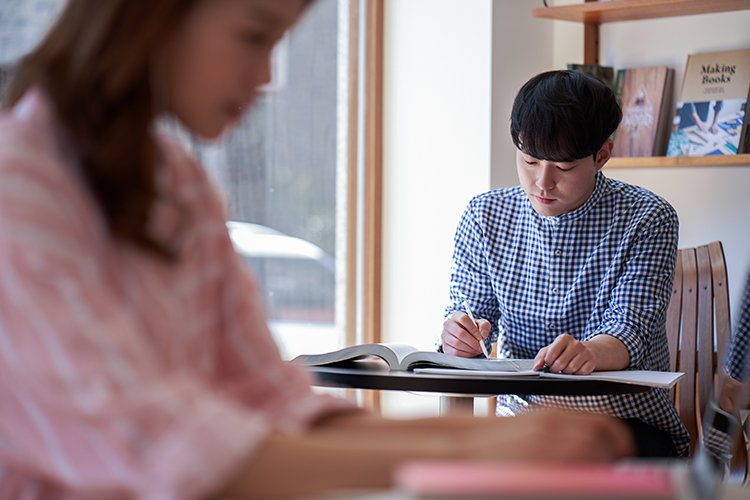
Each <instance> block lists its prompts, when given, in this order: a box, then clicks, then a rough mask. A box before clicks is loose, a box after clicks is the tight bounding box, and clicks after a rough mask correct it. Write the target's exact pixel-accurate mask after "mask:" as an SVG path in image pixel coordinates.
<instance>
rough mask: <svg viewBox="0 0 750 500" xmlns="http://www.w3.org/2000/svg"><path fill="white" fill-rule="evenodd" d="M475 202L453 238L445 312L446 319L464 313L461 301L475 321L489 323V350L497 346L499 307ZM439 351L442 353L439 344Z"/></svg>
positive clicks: (469, 207)
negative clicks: (482, 320)
mask: <svg viewBox="0 0 750 500" xmlns="http://www.w3.org/2000/svg"><path fill="white" fill-rule="evenodd" d="M478 204H479V203H478V199H477V198H475V199H474V200H472V201H471V202H470V203H469V205H468V207H467V208H466V210H465V211H464V213H463V215H462V216H461V220H460V222H459V224H458V228H457V229H456V235H455V237H454V248H453V258H452V262H451V281H450V303H449V304H448V306H447V307H446V308H445V318H446V319H447V318H448V317H450V316H451V315H452V314H453V313H454V312H456V311H461V312H466V311H465V307H464V306H463V302H464V300H465V301H466V302H467V303H468V304H469V307H471V311H472V314H473V315H474V317H475V318H476V319H480V318H481V319H485V320H487V321H489V322H490V325H491V331H490V335H489V337H488V339H487V341H486V342H487V343H488V346H487V347H489V345H491V344H492V343H493V342H497V338H498V329H497V325H498V320H499V319H500V307H499V305H498V302H497V297H496V296H495V293H494V291H493V287H492V279H491V276H490V273H489V269H488V263H487V255H486V251H485V246H486V242H485V241H484V230H483V228H482V225H481V221H480V214H479V210H480V209H479V207H478ZM438 346H439V349H442V346H441V345H440V342H439V341H438Z"/></svg>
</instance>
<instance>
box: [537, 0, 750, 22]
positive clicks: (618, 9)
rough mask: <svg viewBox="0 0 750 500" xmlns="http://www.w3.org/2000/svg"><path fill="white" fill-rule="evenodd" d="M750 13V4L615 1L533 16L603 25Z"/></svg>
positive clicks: (733, 0) (746, 0) (737, 0)
mask: <svg viewBox="0 0 750 500" xmlns="http://www.w3.org/2000/svg"><path fill="white" fill-rule="evenodd" d="M749 9H750V0H710V1H709V0H613V1H610V2H591V1H588V2H586V3H582V4H575V5H562V6H559V7H539V8H535V9H534V10H533V15H534V17H543V18H548V19H561V20H564V21H577V22H581V23H585V24H602V23H612V22H618V21H635V20H639V19H654V18H658V17H675V16H690V15H696V14H711V13H715V12H729V11H735V10H749Z"/></svg>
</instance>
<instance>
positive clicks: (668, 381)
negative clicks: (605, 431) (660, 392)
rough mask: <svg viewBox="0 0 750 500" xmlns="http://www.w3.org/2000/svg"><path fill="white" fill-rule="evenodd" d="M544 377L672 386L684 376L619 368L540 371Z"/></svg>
mask: <svg viewBox="0 0 750 500" xmlns="http://www.w3.org/2000/svg"><path fill="white" fill-rule="evenodd" d="M541 376H542V377H544V378H558V379H559V378H562V379H568V380H603V381H607V382H621V383H623V384H635V385H648V386H651V387H667V388H669V387H672V386H673V385H675V384H676V383H677V381H678V380H680V379H681V378H682V377H684V376H685V374H684V373H682V372H657V371H648V370H621V371H611V372H594V373H592V374H591V375H566V374H564V373H542V374H541Z"/></svg>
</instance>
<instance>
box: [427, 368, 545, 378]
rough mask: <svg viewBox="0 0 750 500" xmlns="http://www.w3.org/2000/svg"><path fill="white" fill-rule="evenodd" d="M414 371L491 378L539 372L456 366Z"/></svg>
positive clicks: (526, 375)
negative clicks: (470, 368) (465, 368)
mask: <svg viewBox="0 0 750 500" xmlns="http://www.w3.org/2000/svg"><path fill="white" fill-rule="evenodd" d="M414 373H427V374H432V375H450V376H457V377H469V378H471V377H493V378H517V377H538V376H539V372H538V371H534V370H519V371H515V372H514V371H510V372H502V371H497V370H461V369H456V368H415V369H414Z"/></svg>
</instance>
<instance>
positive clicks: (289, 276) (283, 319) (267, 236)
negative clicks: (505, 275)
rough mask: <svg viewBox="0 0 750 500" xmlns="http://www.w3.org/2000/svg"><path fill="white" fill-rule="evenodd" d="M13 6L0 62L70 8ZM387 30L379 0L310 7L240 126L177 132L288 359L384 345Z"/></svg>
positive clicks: (44, 3) (0, 26)
mask: <svg viewBox="0 0 750 500" xmlns="http://www.w3.org/2000/svg"><path fill="white" fill-rule="evenodd" d="M8 1H9V2H10V3H9V4H7V3H6V6H5V7H2V8H0V42H1V43H0V69H2V67H3V65H6V66H5V67H6V68H10V64H11V63H12V62H13V61H14V60H15V59H17V58H18V57H20V56H21V55H23V53H25V52H26V51H28V50H29V49H30V48H31V47H33V45H34V44H35V43H36V42H37V41H38V40H39V39H40V38H41V36H42V35H43V32H44V30H45V29H46V26H48V25H49V23H50V22H51V21H52V20H53V19H54V16H55V14H56V13H57V12H58V11H59V9H60V8H61V7H62V5H63V3H64V1H63V0H33V1H27V0H8ZM381 26H382V0H317V1H316V2H313V3H312V4H311V6H310V8H309V9H308V11H307V12H306V13H305V15H304V16H303V18H302V19H301V21H300V22H299V23H298V25H297V26H295V27H294V28H293V29H292V30H291V31H290V32H289V33H288V34H287V36H286V37H285V38H284V40H282V42H281V43H280V44H279V46H278V47H277V48H276V50H275V54H274V61H273V81H272V82H271V83H270V84H269V85H268V86H267V88H265V89H264V91H263V92H262V93H261V94H260V95H259V98H258V99H257V102H256V104H255V105H254V107H253V109H252V110H251V112H250V113H248V115H247V116H246V117H245V119H244V120H243V122H242V123H240V124H239V125H238V126H237V128H236V129H235V130H233V131H232V132H231V133H230V134H228V135H226V136H225V137H223V138H222V140H221V141H219V142H216V143H211V144H206V143H201V142H199V141H197V140H195V139H194V138H191V137H188V136H187V135H186V134H183V138H184V140H185V142H186V144H187V145H188V147H189V149H190V150H191V151H192V152H193V153H194V154H195V155H196V157H197V158H198V160H199V161H200V162H201V163H202V164H203V165H204V167H205V168H206V169H207V171H208V172H209V174H210V175H211V176H212V178H213V179H214V180H215V182H216V184H217V185H219V186H220V187H221V189H222V190H223V191H224V193H225V195H226V199H227V208H228V217H229V219H230V221H231V222H229V223H228V227H229V229H230V234H231V235H232V238H233V242H234V244H235V248H236V249H237V251H238V252H239V253H240V254H241V255H242V256H243V258H244V259H245V261H246V262H247V264H248V266H249V267H250V268H251V269H252V270H253V271H254V272H255V273H256V275H257V276H258V278H259V280H260V282H261V286H262V290H263V293H264V297H265V301H266V305H267V309H268V313H269V320H270V326H271V329H272V331H273V332H274V334H275V336H276V338H277V341H278V342H279V345H280V347H281V351H282V355H283V356H284V357H286V358H291V357H294V356H295V355H297V354H299V353H302V352H321V351H327V350H333V349H337V348H339V347H341V346H343V345H345V344H352V343H357V342H376V341H378V340H379V334H378V329H379V326H378V325H379V322H380V318H379V314H380V311H379V286H378V283H379V241H380V235H379V231H380V223H379V216H380V200H379V196H380V195H379V189H380V181H379V176H380V165H379V162H380V130H379V126H380V125H379V123H380V122H379V120H380V76H379V75H380V66H381V62H380V53H381V51H380V46H381V44H380V33H381V30H382V27H381ZM4 75H5V73H3V72H2V71H0V90H1V89H2V85H3V83H4ZM369 110H373V111H372V112H370V111H369Z"/></svg>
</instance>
